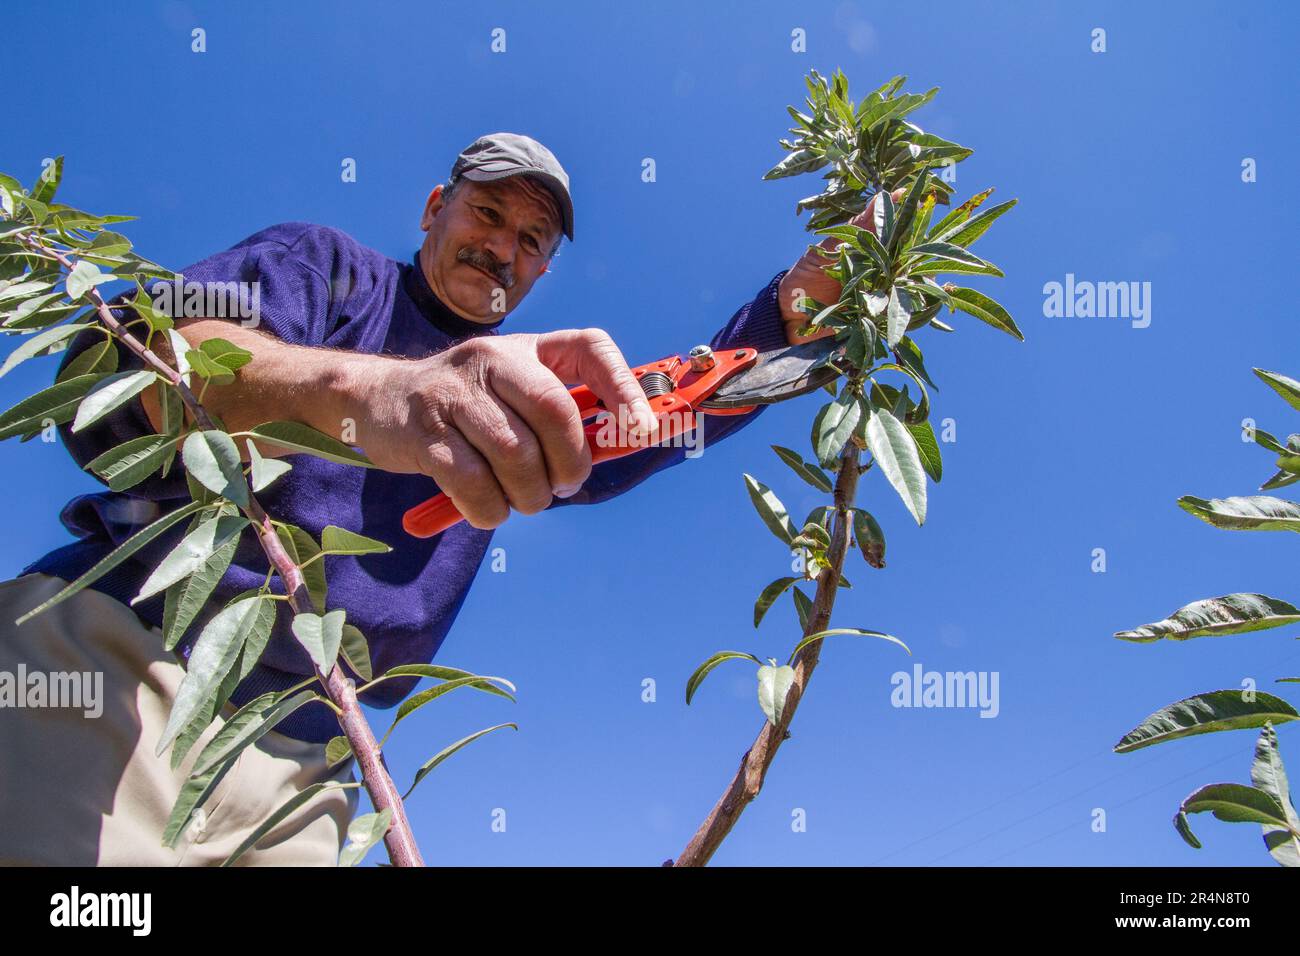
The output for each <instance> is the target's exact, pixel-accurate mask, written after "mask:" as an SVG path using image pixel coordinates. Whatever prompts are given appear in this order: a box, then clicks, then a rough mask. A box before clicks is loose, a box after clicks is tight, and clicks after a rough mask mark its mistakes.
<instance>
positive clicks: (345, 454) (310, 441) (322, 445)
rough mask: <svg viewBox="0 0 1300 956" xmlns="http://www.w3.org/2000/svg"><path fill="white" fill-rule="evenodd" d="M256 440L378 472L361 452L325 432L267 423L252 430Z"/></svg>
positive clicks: (298, 425) (301, 425) (303, 427)
mask: <svg viewBox="0 0 1300 956" xmlns="http://www.w3.org/2000/svg"><path fill="white" fill-rule="evenodd" d="M252 435H253V436H254V437H255V438H263V439H266V440H267V441H269V442H272V443H273V444H276V445H281V446H283V447H285V448H288V449H289V450H291V451H294V452H303V453H306V454H309V455H315V456H316V457H317V458H324V459H325V460H326V461H333V462H338V463H339V464H343V465H358V466H360V467H363V468H374V467H375V463H374V462H373V461H371V460H370V459H369V458H367V457H366V456H365V455H363V454H361V453H360V452H358V451H354V450H353V449H351V448H349V447H348V446H347V445H345V444H343V443H342V442H341V441H337V440H336V439H333V438H331V437H330V436H329V435H326V434H325V433H324V432H318V431H317V430H316V429H314V428H311V427H309V426H307V425H303V424H300V423H298V422H266V423H265V424H262V425H258V426H257V427H256V428H254V429H253V430H252Z"/></svg>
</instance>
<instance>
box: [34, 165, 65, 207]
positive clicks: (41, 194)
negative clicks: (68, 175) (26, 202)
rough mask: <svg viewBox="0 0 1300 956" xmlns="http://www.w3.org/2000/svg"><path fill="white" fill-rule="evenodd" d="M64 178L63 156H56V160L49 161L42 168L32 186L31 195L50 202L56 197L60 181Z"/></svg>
mask: <svg viewBox="0 0 1300 956" xmlns="http://www.w3.org/2000/svg"><path fill="white" fill-rule="evenodd" d="M62 180H63V157H62V156H56V157H54V162H52V163H49V164H48V165H46V166H43V167H42V168H41V174H40V176H38V177H37V178H36V182H35V184H33V186H32V190H31V197H32V198H33V199H35V200H36V201H37V202H42V203H47V204H48V203H49V202H51V201H52V200H53V199H54V194H55V192H57V191H58V188H59V183H60V182H61V181H62Z"/></svg>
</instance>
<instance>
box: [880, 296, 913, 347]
mask: <svg viewBox="0 0 1300 956" xmlns="http://www.w3.org/2000/svg"><path fill="white" fill-rule="evenodd" d="M914 307H915V306H914V305H913V303H912V297H911V296H909V295H908V294H907V292H905V291H904V290H903V289H901V288H899V286H898V285H893V286H891V287H890V289H889V308H888V310H887V313H886V326H885V344H886V345H887V346H889V347H890V348H891V349H892V348H893V347H894V346H896V345H897V344H898V343H899V342H900V341H902V338H903V336H904V335H905V334H907V324H908V323H909V322H910V321H911V320H912V310H913V308H914Z"/></svg>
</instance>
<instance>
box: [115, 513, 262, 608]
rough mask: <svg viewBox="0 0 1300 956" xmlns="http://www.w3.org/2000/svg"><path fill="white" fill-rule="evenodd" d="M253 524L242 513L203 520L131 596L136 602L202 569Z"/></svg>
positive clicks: (133, 601) (133, 603) (134, 602)
mask: <svg viewBox="0 0 1300 956" xmlns="http://www.w3.org/2000/svg"><path fill="white" fill-rule="evenodd" d="M249 524H250V522H249V520H248V519H247V518H245V517H243V516H242V515H218V516H217V517H214V518H210V519H209V520H207V521H205V522H203V523H202V524H201V525H199V526H198V527H197V528H195V529H194V530H193V531H191V532H190V533H189V534H187V535H186V536H185V537H184V538H182V539H181V542H180V544H178V545H176V547H175V548H173V549H172V550H171V552H170V553H169V554H168V555H167V557H165V558H163V559H162V562H161V563H160V564H159V565H158V567H156V568H155V569H154V571H153V573H152V574H150V575H149V577H148V578H147V579H145V582H144V584H142V585H141V586H140V593H138V594H137V595H136V596H135V597H133V598H131V604H132V606H134V605H135V604H136V603H138V602H139V601H143V600H145V599H146V598H149V597H152V596H153V595H155V594H157V593H159V592H160V591H164V590H166V589H167V588H169V587H171V586H172V585H173V584H175V583H176V582H177V581H180V580H181V579H182V578H186V577H189V576H190V575H191V574H193V573H194V572H195V571H197V570H199V569H200V568H201V567H203V565H204V564H206V563H207V562H208V559H209V558H211V557H212V556H213V555H214V554H216V553H217V551H219V550H221V549H222V548H224V547H225V546H226V545H227V544H228V543H229V542H230V541H231V540H232V539H234V540H237V539H238V538H239V535H240V534H241V533H242V532H243V530H244V529H245V528H247V527H248V525H249Z"/></svg>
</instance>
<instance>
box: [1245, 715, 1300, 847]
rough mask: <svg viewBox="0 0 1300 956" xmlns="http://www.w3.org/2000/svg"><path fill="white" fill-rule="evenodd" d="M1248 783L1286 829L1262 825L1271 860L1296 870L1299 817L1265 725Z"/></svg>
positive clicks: (1274, 735)
mask: <svg viewBox="0 0 1300 956" xmlns="http://www.w3.org/2000/svg"><path fill="white" fill-rule="evenodd" d="M1250 782H1251V783H1253V784H1254V785H1255V786H1256V787H1257V788H1259V789H1260V790H1262V791H1264V792H1265V793H1267V794H1268V795H1269V796H1270V797H1272V798H1273V799H1274V800H1276V801H1277V803H1278V806H1280V807H1281V808H1282V812H1283V815H1284V816H1285V818H1286V822H1287V826H1286V827H1273V826H1268V825H1264V827H1263V830H1264V845H1265V846H1267V847H1268V852H1269V853H1271V854H1272V856H1273V859H1275V860H1276V861H1277V862H1278V863H1280V864H1282V865H1283V866H1300V840H1297V838H1296V835H1295V834H1296V832H1297V831H1300V816H1297V815H1296V812H1295V806H1294V804H1293V803H1292V802H1291V786H1290V784H1289V783H1288V782H1287V778H1286V768H1285V767H1284V766H1283V765H1282V753H1281V751H1279V750H1278V746H1277V731H1275V730H1274V729H1273V725H1272V724H1265V725H1264V729H1263V730H1262V731H1261V732H1260V735H1259V740H1258V741H1256V743H1255V762H1254V763H1253V764H1252V765H1251V768H1250Z"/></svg>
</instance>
